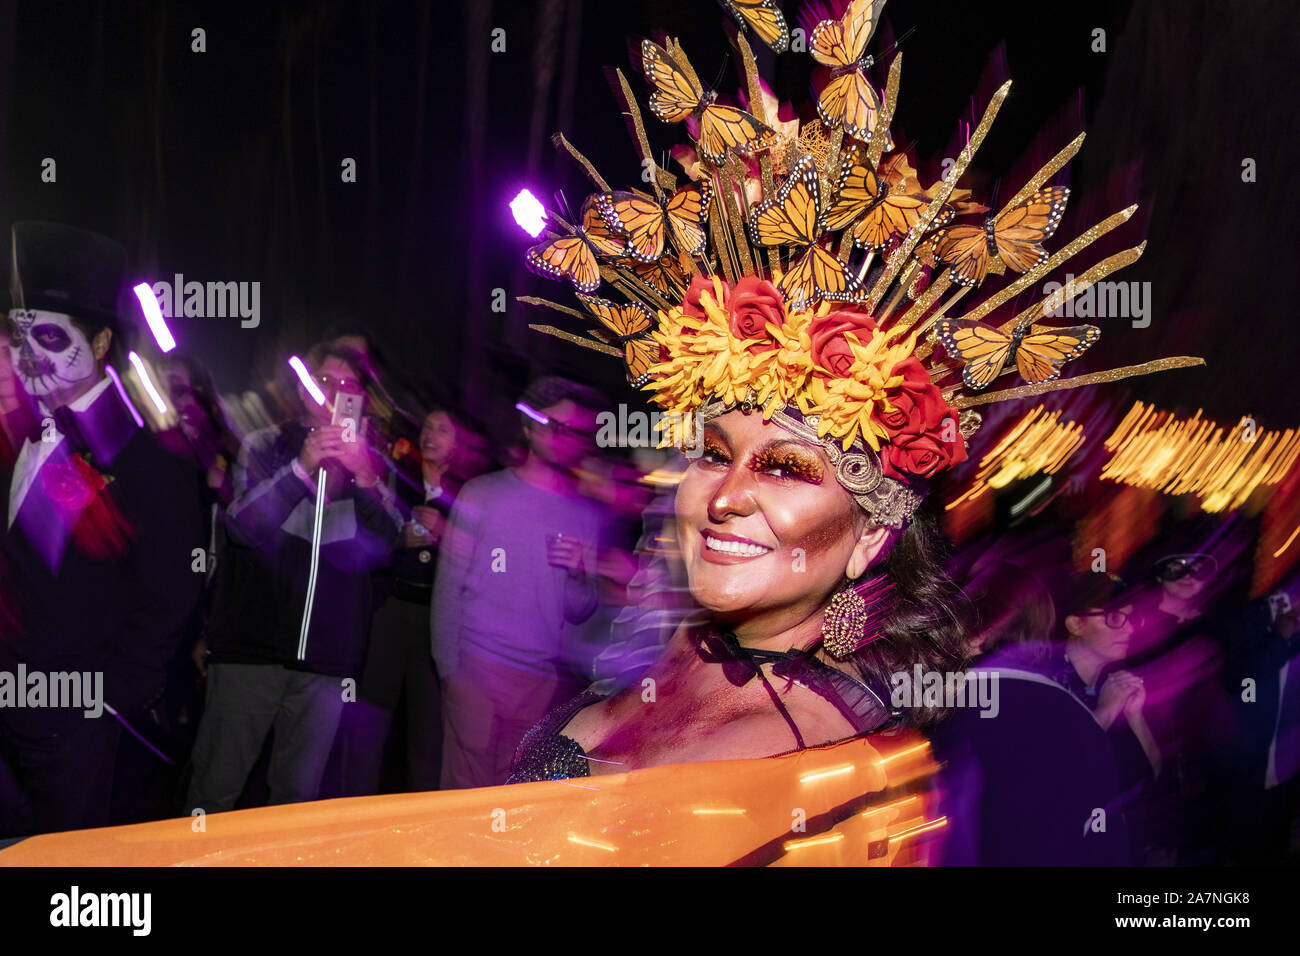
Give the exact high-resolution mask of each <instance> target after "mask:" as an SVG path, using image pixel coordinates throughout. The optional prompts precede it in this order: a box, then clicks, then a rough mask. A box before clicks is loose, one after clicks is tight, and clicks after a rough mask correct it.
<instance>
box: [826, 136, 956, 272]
mask: <svg viewBox="0 0 1300 956" xmlns="http://www.w3.org/2000/svg"><path fill="white" fill-rule="evenodd" d="M904 189H905V187H902V186H899V185H891V184H890V182H889V180H887V179H885V178H884V177H883V176H880V175H878V174H877V173H876V171H875V170H873V169H872V168H871V167H870V166H869V165H867V160H866V156H865V155H864V154H863V152H862V151H861V150H860V149H858V148H856V147H854V148H853V149H852V150H851V151H850V153H849V155H848V156H847V157H846V158H845V160H844V162H843V164H842V165H841V166H840V181H839V185H838V186H837V187H836V190H835V201H834V202H833V203H831V206H830V208H829V209H828V210H826V214H825V219H824V226H825V228H826V229H829V230H831V231H837V230H840V229H843V228H844V227H845V226H847V225H849V223H852V222H854V221H856V222H857V225H856V226H854V227H853V231H852V233H851V234H850V235H851V238H852V240H853V244H854V245H855V246H857V247H858V248H860V249H872V250H875V251H879V250H881V249H883V248H884V247H885V246H886V245H888V244H889V243H890V241H892V240H894V239H899V238H901V237H903V236H905V235H907V233H908V232H909V231H910V230H911V228H912V227H913V226H915V225H916V224H917V223H918V222H920V220H921V214H922V213H923V212H925V210H926V208H927V207H928V206H929V205H930V200H929V198H928V197H926V196H924V195H921V194H920V193H908V192H905V191H904ZM954 215H955V213H954V212H953V210H952V208H951V207H946V208H945V209H944V210H943V212H942V213H941V214H940V215H939V216H937V217H936V218H935V221H934V222H932V223H931V224H930V229H931V230H933V229H938V228H941V227H942V226H944V225H946V224H947V223H948V222H950V221H951V220H952V218H953V217H954Z"/></svg>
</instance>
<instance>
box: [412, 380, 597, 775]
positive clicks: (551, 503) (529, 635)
mask: <svg viewBox="0 0 1300 956" xmlns="http://www.w3.org/2000/svg"><path fill="white" fill-rule="evenodd" d="M515 407H516V408H517V409H518V411H519V415H520V424H521V426H522V430H523V437H524V442H525V444H526V446H527V457H526V458H525V459H524V461H523V462H522V464H520V465H518V466H516V467H514V468H506V469H503V470H501V471H497V472H494V473H492V474H489V475H483V476H482V477H479V478H476V479H474V480H473V481H469V482H466V484H465V486H464V487H463V488H462V489H461V492H460V495H459V496H458V497H457V498H456V502H455V504H454V505H453V506H452V509H451V514H450V516H449V518H448V520H447V526H446V530H445V532H444V534H443V537H442V547H441V550H440V553H439V559H438V571H437V575H436V576H435V583H434V595H433V606H432V612H431V615H430V623H431V627H432V637H433V656H434V660H435V662H436V664H437V668H438V673H439V675H440V676H441V678H442V680H443V697H442V700H443V752H442V775H441V786H442V789H444V790H446V789H455V788H464V787H487V786H495V785H497V784H502V783H505V782H506V777H507V776H508V773H509V769H510V760H511V757H512V756H513V755H514V751H515V748H516V746H517V745H518V744H519V742H520V740H522V739H523V736H524V734H526V733H527V732H528V730H529V728H531V727H532V726H533V724H535V723H536V722H537V721H538V720H539V719H540V718H541V717H542V715H544V714H545V713H546V712H547V711H548V710H549V709H550V707H551V705H552V703H554V702H555V699H556V698H560V697H564V698H567V697H568V696H571V694H572V693H573V692H576V689H580V688H574V687H573V686H572V682H571V681H569V680H568V679H566V674H565V671H566V668H565V667H564V665H563V658H564V653H565V648H566V646H569V645H571V643H572V640H573V637H574V628H575V627H577V626H578V625H581V624H583V623H584V622H586V621H587V620H588V619H589V618H590V617H591V616H592V615H593V614H594V613H595V611H596V607H597V603H598V595H597V590H596V575H595V572H596V546H597V544H598V539H599V537H600V527H601V511H600V509H599V508H598V507H597V506H596V505H595V504H594V503H593V502H591V501H590V500H588V499H586V498H584V497H583V496H582V495H581V493H580V491H579V477H578V471H579V469H580V467H581V466H582V464H583V462H584V460H586V459H587V458H589V457H590V456H591V455H593V454H594V453H595V451H596V441H595V435H596V431H597V429H596V419H597V414H598V413H599V411H600V410H601V409H602V408H604V407H606V402H605V399H604V398H603V397H602V396H601V395H600V394H599V393H597V392H595V391H593V390H591V389H589V388H586V387H585V386H582V385H579V384H578V383H576V382H571V381H569V380H567V379H564V378H559V377H555V376H552V377H547V378H542V379H540V380H538V381H537V382H534V383H533V384H532V385H531V386H529V387H528V389H527V390H525V392H524V394H523V396H522V397H521V399H520V400H519V402H518V403H517V404H516V406H515Z"/></svg>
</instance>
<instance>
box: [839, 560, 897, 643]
mask: <svg viewBox="0 0 1300 956" xmlns="http://www.w3.org/2000/svg"><path fill="white" fill-rule="evenodd" d="M893 586H894V585H893V582H892V581H889V580H888V579H887V578H886V577H885V575H884V574H878V575H876V576H875V577H874V578H871V579H870V580H868V581H865V582H863V583H862V584H858V585H853V586H850V587H846V588H843V589H841V590H840V591H838V592H836V594H835V596H834V597H833V598H831V601H830V604H828V605H827V606H826V611H825V613H824V614H823V615H822V647H824V648H825V649H826V653H827V654H829V655H830V656H831V657H833V658H835V659H836V660H837V661H842V660H844V659H846V658H848V657H850V656H852V655H853V654H855V653H857V652H858V651H859V650H861V649H862V648H864V647H866V646H867V645H868V644H870V643H871V642H872V641H874V640H876V639H877V638H879V637H880V628H881V625H882V624H883V623H884V620H885V618H886V617H887V616H888V614H889V612H890V610H891V609H892V605H893V602H892V601H890V600H888V598H887V595H888V593H889V592H890V591H891V590H892V589H893Z"/></svg>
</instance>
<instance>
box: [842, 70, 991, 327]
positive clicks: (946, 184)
mask: <svg viewBox="0 0 1300 956" xmlns="http://www.w3.org/2000/svg"><path fill="white" fill-rule="evenodd" d="M1010 91H1011V81H1010V80H1007V81H1006V82H1005V83H1003V84H1002V85H1001V86H1000V87H998V89H997V90H996V91H995V92H994V94H993V96H992V98H991V99H990V100H989V105H988V106H986V107H985V108H984V115H983V116H982V117H981V118H980V121H979V125H978V126H976V127H975V129H973V130H971V136H970V142H968V143H967V144H966V146H965V147H964V148H963V149H962V151H961V153H960V154H958V156H957V162H955V163H954V164H953V166H952V168H951V169H950V170H948V175H947V176H945V177H944V178H943V180H942V182H943V185H942V186H941V187H940V189H939V191H938V193H937V194H936V195H935V197H934V199H933V201H931V203H930V205H929V206H928V207H926V210H925V212H923V213H922V214H921V218H920V220H919V221H918V222H917V223H916V225H914V226H913V227H912V228H911V229H910V230H908V233H907V236H906V238H905V239H904V240H903V242H902V244H901V245H900V246H899V247H898V248H897V249H895V250H894V251H893V252H892V253H891V254H890V256H889V258H888V259H887V260H885V268H884V271H883V272H881V274H880V278H878V279H877V280H876V284H875V285H874V286H872V288H871V294H870V295H869V296H868V297H867V300H866V306H867V311H868V312H871V311H872V310H874V309H875V307H876V305H877V304H878V303H879V302H880V300H881V298H882V297H883V296H884V294H885V290H886V289H888V288H889V284H890V283H891V282H893V281H894V277H895V276H897V275H898V273H899V270H901V269H902V268H903V265H904V263H906V261H907V258H908V257H909V256H910V255H911V254H912V250H913V249H915V248H916V244H917V243H918V242H920V241H921V237H922V236H923V235H924V234H925V232H926V230H927V229H929V228H930V223H932V222H934V217H935V216H937V215H938V214H939V210H941V209H942V208H943V204H944V203H945V202H947V201H948V197H949V196H950V195H952V191H953V187H955V186H956V185H957V180H959V179H961V177H962V175H963V174H964V173H965V172H966V167H967V166H969V165H970V162H971V160H972V159H973V158H974V157H975V151H976V150H978V149H979V147H980V144H982V143H983V142H984V137H985V136H987V135H988V131H989V127H991V126H992V125H993V120H994V119H996V118H997V115H998V110H1000V109H1001V108H1002V103H1003V101H1004V100H1006V98H1007V94H1008V93H1009V92H1010Z"/></svg>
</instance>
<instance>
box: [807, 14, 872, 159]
mask: <svg viewBox="0 0 1300 956" xmlns="http://www.w3.org/2000/svg"><path fill="white" fill-rule="evenodd" d="M884 5H885V2H884V0H852V2H851V3H850V4H849V8H848V9H847V10H845V11H844V16H843V17H841V18H840V19H839V20H823V21H822V22H821V23H819V24H817V26H816V27H815V28H814V29H813V33H812V40H811V43H810V47H811V50H810V52H811V53H812V55H813V59H815V60H816V61H817V62H818V63H821V64H822V65H823V66H829V67H830V68H831V77H832V78H831V81H830V82H829V83H827V84H826V88H825V89H824V90H822V95H821V97H820V98H819V99H818V100H817V112H818V113H819V114H820V115H821V118H822V122H823V123H825V124H826V125H827V126H843V127H844V132H846V133H848V134H849V135H850V136H852V137H854V138H855V139H864V140H865V139H867V138H868V137H870V136H871V133H872V131H873V130H874V129H875V128H876V119H877V117H878V116H879V114H880V94H878V93H877V92H876V89H875V87H873V86H872V85H871V81H870V80H869V79H868V78H867V76H866V72H865V71H867V70H869V69H870V68H871V65H872V63H873V60H872V59H871V57H870V56H868V55H867V43H868V42H870V40H871V34H872V33H873V32H875V29H876V24H877V22H878V21H879V17H880V10H881V8H883V7H884ZM886 148H889V144H886Z"/></svg>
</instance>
